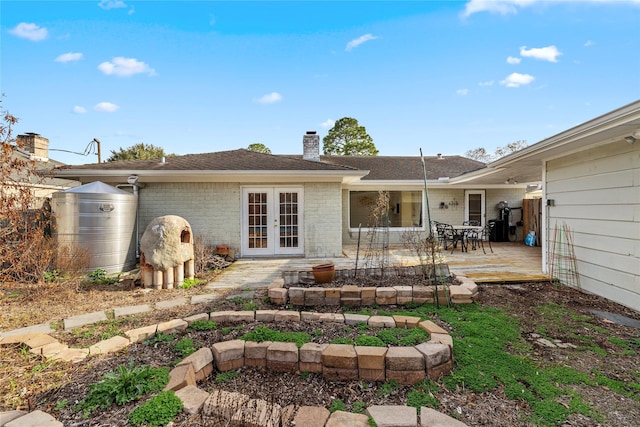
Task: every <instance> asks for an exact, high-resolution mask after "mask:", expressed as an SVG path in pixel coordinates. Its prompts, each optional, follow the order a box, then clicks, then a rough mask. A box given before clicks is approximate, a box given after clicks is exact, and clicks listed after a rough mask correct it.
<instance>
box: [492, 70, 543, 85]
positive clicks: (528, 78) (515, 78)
mask: <svg viewBox="0 0 640 427" xmlns="http://www.w3.org/2000/svg"><path fill="white" fill-rule="evenodd" d="M534 80H535V77H533V76H532V75H529V74H520V73H511V74H509V75H508V76H507V78H506V79H504V80H502V81H501V82H500V84H501V85H503V86H506V87H519V86H522V85H528V84H529V83H531V82H532V81H534Z"/></svg>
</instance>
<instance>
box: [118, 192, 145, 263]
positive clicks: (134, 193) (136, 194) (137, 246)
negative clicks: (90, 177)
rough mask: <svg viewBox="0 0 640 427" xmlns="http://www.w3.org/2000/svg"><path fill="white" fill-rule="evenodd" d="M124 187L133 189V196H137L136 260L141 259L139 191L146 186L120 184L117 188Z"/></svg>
mask: <svg viewBox="0 0 640 427" xmlns="http://www.w3.org/2000/svg"><path fill="white" fill-rule="evenodd" d="M122 187H131V188H132V189H133V195H134V196H136V231H135V233H136V259H140V235H139V233H138V230H139V229H138V224H139V222H140V219H139V215H140V198H139V189H140V188H142V187H144V184H138V183H137V182H134V183H132V184H118V185H116V188H118V189H120V188H122Z"/></svg>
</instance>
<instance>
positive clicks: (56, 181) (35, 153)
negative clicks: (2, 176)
mask: <svg viewBox="0 0 640 427" xmlns="http://www.w3.org/2000/svg"><path fill="white" fill-rule="evenodd" d="M11 150H12V153H11V156H12V158H14V159H18V160H22V161H25V162H31V161H32V162H34V165H33V171H36V172H37V173H35V174H33V175H30V176H24V175H16V174H12V175H11V176H10V181H11V182H3V183H2V185H3V186H4V188H5V189H6V188H10V187H11V186H16V185H19V186H22V187H30V188H31V189H32V192H33V193H32V194H33V196H34V200H33V206H31V207H32V208H39V207H41V206H42V204H43V203H44V202H45V200H47V199H48V198H50V197H51V195H52V194H53V193H55V192H57V191H60V190H66V189H68V188H72V187H75V186H77V185H79V182H77V181H73V180H69V179H64V178H57V177H54V176H53V175H52V174H51V170H52V169H54V168H56V167H60V166H63V165H64V163H61V162H58V161H56V160H53V159H50V158H49V140H48V139H47V138H45V137H43V136H41V135H39V134H37V133H31V132H29V133H26V134H23V135H18V136H17V138H16V144H15V145H11ZM29 167H30V168H31V166H29Z"/></svg>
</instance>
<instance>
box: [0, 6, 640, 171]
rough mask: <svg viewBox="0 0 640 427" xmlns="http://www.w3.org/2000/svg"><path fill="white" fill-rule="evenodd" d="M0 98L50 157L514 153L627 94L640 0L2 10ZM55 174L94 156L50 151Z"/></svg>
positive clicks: (639, 30)
mask: <svg viewBox="0 0 640 427" xmlns="http://www.w3.org/2000/svg"><path fill="white" fill-rule="evenodd" d="M0 12H1V28H0V30H1V34H0V37H1V54H0V55H1V58H0V59H1V65H0V72H1V73H0V85H1V90H2V93H3V94H4V95H5V97H4V99H3V102H2V105H3V108H4V109H6V110H8V111H9V112H10V113H12V114H13V115H15V116H17V117H18V118H19V119H20V122H19V123H18V125H17V126H16V127H15V129H14V131H15V134H18V133H24V132H36V133H40V134H41V135H43V136H45V137H47V138H49V140H50V148H53V149H64V150H70V151H76V152H83V151H84V150H85V148H86V147H87V145H88V144H89V142H90V141H91V140H92V139H93V138H98V139H99V140H100V141H101V148H102V158H103V160H104V159H105V158H106V157H108V156H109V154H110V151H111V150H118V149H119V148H120V147H129V146H131V145H133V144H136V143H140V142H144V143H147V144H154V145H156V146H160V147H163V148H164V149H165V151H166V152H167V153H175V154H187V153H202V152H212V151H221V150H232V149H236V148H245V147H247V146H248V145H249V144H252V143H263V144H265V145H266V146H267V147H269V148H270V149H271V150H272V152H273V153H276V154H297V153H301V152H302V136H303V134H304V133H305V132H306V131H309V130H316V131H318V133H319V134H320V136H321V137H323V136H325V135H326V134H327V132H328V130H329V129H330V128H331V127H332V125H333V122H334V121H335V120H338V119H340V118H342V117H353V118H355V119H357V120H358V121H359V122H360V124H361V125H363V126H365V127H366V129H367V132H368V133H369V135H371V137H372V138H373V140H374V143H375V144H376V146H377V148H378V150H379V151H380V155H419V150H420V148H422V150H423V152H424V154H425V155H435V154H436V153H443V154H448V155H454V154H460V155H463V154H464V153H465V152H466V151H467V150H470V149H474V148H478V147H484V148H485V149H487V150H488V151H489V152H493V151H494V150H495V148H497V147H501V146H504V145H506V144H508V143H511V142H514V141H518V140H526V141H527V143H528V144H529V145H531V144H533V143H535V142H538V141H540V140H542V139H544V138H546V137H549V136H552V135H554V134H556V133H559V132H561V131H563V130H566V129H568V128H570V127H572V126H574V125H577V124H579V123H582V122H584V121H587V120H589V119H592V118H594V117H597V116H599V115H601V114H604V113H606V112H608V111H610V110H613V109H615V108H618V107H621V106H623V105H625V104H628V103H629V102H632V101H635V100H637V99H638V98H640V54H639V52H640V0H633V1H631V0H629V1H622V0H618V1H607V0H590V1H567V0H565V1H553V0H544V1H542V0H495V1H479V0H470V1H407V2H402V1H394V2H385V1H372V2H368V1H352V2H342V1H318V2H311V1H290V2H285V1H254V2H243V1H233V2H231V1H229V2H217V1H191V2H189V1H127V0H102V1H99V0H90V1H84V0H83V1H80V0H77V1H55V0H54V1H42V2H37V1H29V0H26V1H25V0H21V1H11V0H2V1H1V2H0ZM50 157H52V158H55V159H57V160H61V161H63V162H66V163H70V164H81V163H93V162H96V161H97V157H96V156H94V155H89V156H78V155H74V154H68V153H64V152H51V153H50Z"/></svg>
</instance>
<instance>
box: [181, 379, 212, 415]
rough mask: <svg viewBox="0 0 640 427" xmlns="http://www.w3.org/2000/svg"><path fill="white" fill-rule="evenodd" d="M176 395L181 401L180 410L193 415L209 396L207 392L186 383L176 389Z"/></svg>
mask: <svg viewBox="0 0 640 427" xmlns="http://www.w3.org/2000/svg"><path fill="white" fill-rule="evenodd" d="M176 397H178V398H179V399H180V400H181V401H182V404H183V407H182V410H183V411H184V412H186V413H187V414H189V415H194V414H197V413H198V412H200V410H201V409H202V407H203V406H204V402H206V400H207V399H208V398H209V393H207V392H206V391H204V390H201V389H199V388H198V387H196V386H195V385H188V386H186V387H184V388H181V389H180V390H178V391H176Z"/></svg>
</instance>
